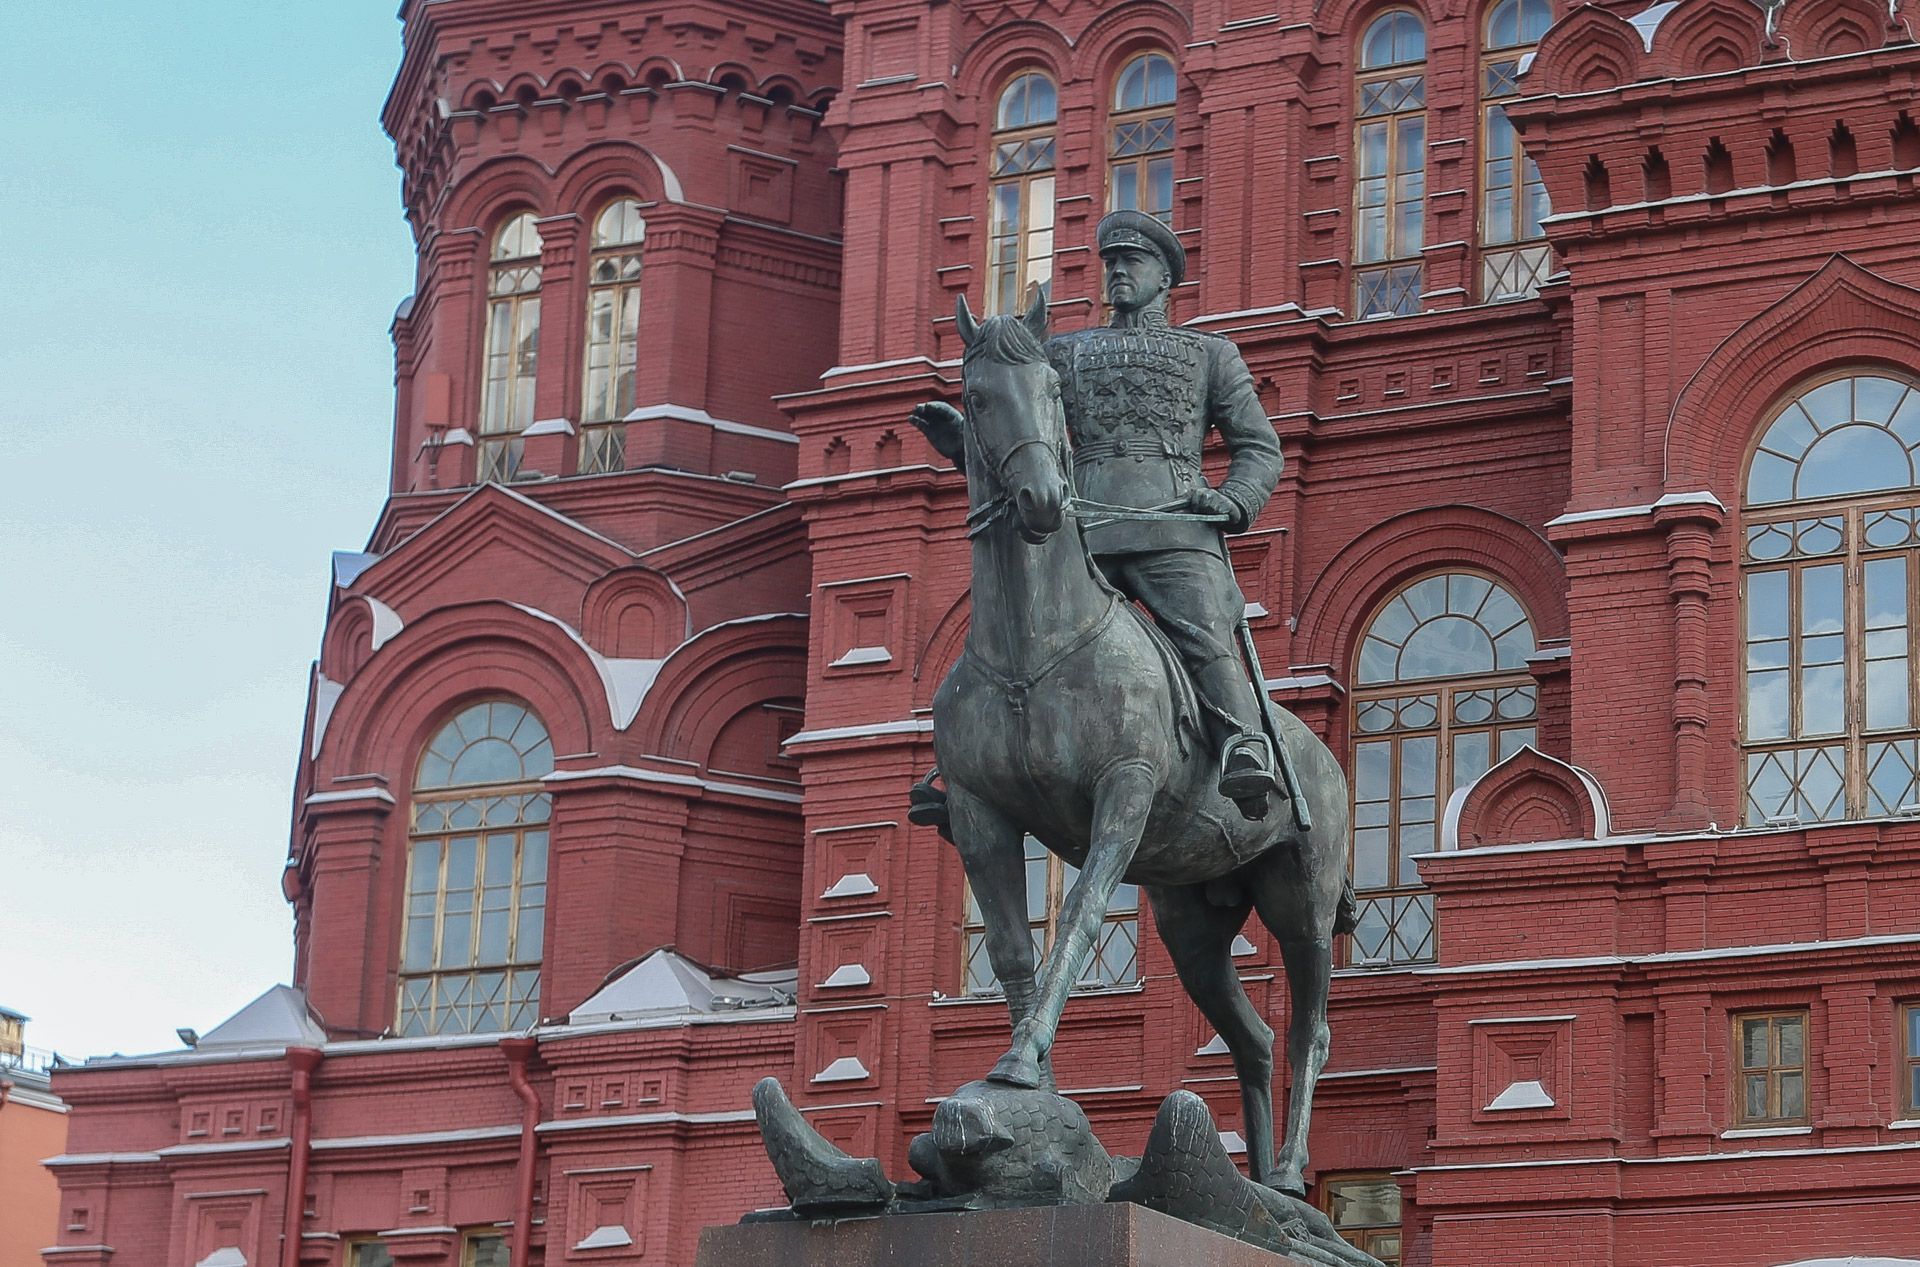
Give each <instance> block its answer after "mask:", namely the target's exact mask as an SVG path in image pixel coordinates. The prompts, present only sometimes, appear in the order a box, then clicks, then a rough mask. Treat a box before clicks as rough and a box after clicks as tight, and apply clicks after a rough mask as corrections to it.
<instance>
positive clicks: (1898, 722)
mask: <svg viewBox="0 0 1920 1267" xmlns="http://www.w3.org/2000/svg"><path fill="white" fill-rule="evenodd" d="M1917 450H1920V390H1916V388H1915V386H1914V382H1913V380H1910V379H1908V378H1906V377H1904V376H1903V377H1895V376H1893V375H1892V374H1889V373H1885V372H1882V371H1856V372H1854V373H1851V374H1843V375H1840V376H1835V377H1830V378H1828V379H1826V380H1825V381H1823V382H1818V383H1815V384H1814V385H1813V386H1811V387H1808V388H1804V389H1802V390H1801V391H1800V392H1799V393H1798V394H1797V395H1796V396H1795V397H1794V398H1793V399H1791V400H1789V401H1788V402H1787V403H1786V404H1785V405H1784V406H1782V407H1781V408H1780V409H1779V411H1778V412H1777V413H1775V414H1774V415H1773V417H1772V418H1771V419H1770V420H1769V421H1768V423H1767V426H1766V428H1765V431H1764V432H1763V434H1762V435H1761V437H1760V443H1759V446H1758V447H1757V448H1756V449H1755V450H1754V454H1753V461H1752V464H1751V465H1750V466H1749V467H1748V470H1747V489H1746V513H1745V519H1744V524H1743V537H1742V543H1743V568H1742V575H1741V589H1742V605H1743V607H1744V610H1745V617H1746V664H1745V670H1744V671H1745V690H1744V692H1743V697H1744V704H1745V707H1744V709H1743V710H1742V738H1743V739H1744V741H1745V745H1746V789H1747V791H1746V804H1745V809H1744V813H1743V816H1742V817H1743V820H1744V821H1745V822H1746V823H1747V824H1748V825H1750V826H1758V825H1761V824H1765V823H1782V822H1792V821H1799V822H1823V821H1827V820H1831V819H1838V818H1862V817H1875V816H1879V815H1883V814H1897V813H1902V812H1912V811H1914V810H1920V773H1917V772H1920V734H1917V733H1916V732H1917V730H1920V728H1917V727H1916V726H1915V724H1914V721H1915V717H1916V715H1917V713H1916V706H1917V705H1920V701H1917V700H1916V698H1915V694H1914V674H1913V659H1912V653H1911V650H1910V647H1909V643H1910V641H1911V631H1912V629H1913V625H1914V592H1915V588H1916V577H1915V575H1914V569H1915V566H1916V560H1917V558H1920V477H1916V467H1915V456H1916V451H1917Z"/></svg>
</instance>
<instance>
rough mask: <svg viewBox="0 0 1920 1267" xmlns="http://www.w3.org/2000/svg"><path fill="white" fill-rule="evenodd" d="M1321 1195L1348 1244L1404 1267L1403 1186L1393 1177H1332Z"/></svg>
mask: <svg viewBox="0 0 1920 1267" xmlns="http://www.w3.org/2000/svg"><path fill="white" fill-rule="evenodd" d="M1320 1192H1321V1200H1322V1201H1323V1202H1325V1204H1326V1211H1327V1218H1328V1219H1329V1220H1331V1221H1332V1223H1333V1230H1334V1231H1336V1232H1338V1233H1340V1236H1341V1238H1342V1239H1343V1240H1345V1241H1346V1242H1347V1244H1349V1245H1351V1246H1353V1247H1354V1248H1355V1249H1358V1250H1363V1251H1365V1252H1366V1253H1369V1254H1372V1255H1373V1256H1374V1257H1375V1258H1377V1259H1379V1260H1380V1261H1381V1262H1382V1263H1384V1264H1385V1265H1386V1267H1400V1185H1399V1184H1397V1183H1395V1182H1394V1179H1393V1176H1392V1175H1381V1174H1374V1175H1328V1176H1325V1177H1323V1178H1322V1179H1321V1180H1320Z"/></svg>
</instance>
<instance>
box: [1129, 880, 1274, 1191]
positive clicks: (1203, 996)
mask: <svg viewBox="0 0 1920 1267" xmlns="http://www.w3.org/2000/svg"><path fill="white" fill-rule="evenodd" d="M1206 890H1207V886H1206V885H1204V884H1183V885H1176V886H1171V887H1166V888H1162V887H1158V886H1148V888H1147V897H1148V899H1149V900H1150V901H1151V902H1152V903H1153V926H1154V928H1155V929H1156V930H1158V932H1159V934H1160V940H1161V942H1162V943H1164V944H1165V946H1166V948H1167V953H1168V955H1169V956H1170V957H1171V958H1172V959H1173V968H1174V971H1175V972H1177V973H1179V974H1180V984H1181V985H1183V986H1185V987H1186V991H1187V996H1188V997H1189V998H1191V999H1192V1000H1193V1002H1194V1005H1195V1006H1196V1007H1198V1008H1199V1009H1200V1012H1201V1015H1203V1016H1205V1017H1206V1018H1207V1020H1208V1021H1209V1022H1211V1023H1212V1025H1213V1028H1214V1030H1215V1032H1217V1033H1218V1034H1219V1035H1220V1039H1221V1041H1222V1042H1224V1043H1226V1045H1227V1050H1228V1051H1230V1052H1232V1053H1233V1071H1234V1074H1235V1075H1236V1076H1237V1077H1238V1079H1239V1082H1240V1123H1241V1130H1242V1131H1244V1132H1245V1134H1246V1137H1247V1171H1248V1173H1249V1175H1251V1177H1252V1179H1253V1181H1254V1182H1255V1183H1267V1182H1269V1181H1270V1177H1271V1173H1272V1170H1273V1031H1272V1030H1271V1029H1269V1028H1268V1027H1267V1023H1266V1022H1265V1021H1264V1020H1262V1019H1260V1013H1259V1011H1258V1010H1257V1009H1255V1008H1254V1006H1253V1002H1252V1001H1251V1000H1250V999H1248V998H1247V992H1246V990H1245V989H1244V988H1243V987H1242V986H1241V984H1240V974H1239V972H1238V971H1237V970H1236V969H1235V968H1234V966H1233V937H1234V934H1235V933H1238V932H1239V931H1240V928H1241V925H1243V924H1245V923H1246V920H1247V912H1248V911H1249V910H1250V909H1251V908H1252V904H1251V903H1250V902H1248V901H1247V900H1246V899H1245V898H1241V899H1240V900H1239V901H1237V902H1236V903H1234V904H1232V905H1228V906H1216V905H1214V904H1213V903H1212V902H1209V901H1208V900H1207V897H1206Z"/></svg>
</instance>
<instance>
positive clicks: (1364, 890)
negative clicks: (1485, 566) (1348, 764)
mask: <svg viewBox="0 0 1920 1267" xmlns="http://www.w3.org/2000/svg"><path fill="white" fill-rule="evenodd" d="M1534 650H1535V644H1534V635H1533V626H1532V623H1531V622H1530V621H1529V620H1528V619H1527V616H1526V613H1525V611H1524V610H1522V608H1521V607H1520V604H1519V602H1518V601H1517V600H1515V599H1514V597H1513V595H1512V594H1510V593H1508V592H1507V590H1506V589H1504V588H1503V587H1501V586H1499V585H1496V584H1495V583H1494V582H1492V581H1490V580H1488V579H1486V578H1485V577H1481V576H1475V575H1472V574H1471V573H1466V572H1452V573H1445V574H1442V575H1439V576H1429V577H1426V578H1425V579H1423V580H1420V581H1416V582H1415V583H1413V584H1412V585H1409V586H1408V587H1407V588H1406V589H1404V590H1402V591H1400V593H1398V594H1396V595H1394V597H1393V598H1392V599H1390V600H1388V602H1387V603H1386V604H1385V605H1384V606H1383V607H1381V609H1380V611H1379V612H1378V613H1377V614H1376V615H1375V616H1374V618H1373V620H1372V622H1371V624H1369V626H1368V627H1367V632H1366V634H1365V635H1364V636H1363V637H1362V639H1361V643H1360V655H1359V663H1358V671H1357V672H1356V674H1355V689H1354V701H1353V710H1354V711H1353V765H1352V774H1353V882H1354V889H1355V890H1356V892H1357V893H1358V895H1359V897H1360V922H1359V927H1358V928H1357V929H1356V930H1355V932H1354V935H1353V955H1354V960H1355V962H1357V963H1372V964H1398V963H1420V962H1426V961H1429V960H1432V959H1433V958H1434V957H1435V954H1436V952H1437V949H1438V947H1437V942H1436V930H1435V927H1434V919H1433V896H1432V894H1430V893H1428V892H1427V891H1426V889H1425V887H1424V886H1423V885H1422V884H1421V883H1420V872H1419V868H1418V866H1417V865H1416V863H1415V861H1414V859H1415V858H1416V857H1417V856H1418V855H1420V854H1423V853H1430V852H1432V851H1433V850H1434V849H1436V848H1438V847H1439V820H1440V814H1441V811H1442V810H1444V809H1445V807H1446V800H1447V797H1448V796H1449V795H1450V794H1451V793H1452V792H1453V791H1454V790H1455V789H1456V788H1462V787H1466V786H1467V785H1469V784H1471V783H1472V782H1473V781H1474V780H1475V779H1477V778H1479V777H1480V776H1481V775H1483V774H1485V773H1486V772H1487V771H1488V770H1489V769H1491V768H1492V767H1493V766H1494V765H1496V764H1498V763H1499V762H1501V761H1504V760H1506V759H1507V758H1508V757H1510V756H1512V755H1513V754H1514V753H1516V752H1518V751H1519V750H1520V749H1521V748H1522V747H1524V746H1526V745H1528V744H1531V743H1533V742H1534V741H1535V739H1536V737H1537V726H1538V713H1539V693H1538V690H1537V688H1536V686H1535V684H1534V681H1533V677H1532V675H1531V674H1530V673H1529V672H1528V671H1527V666H1526V658H1527V657H1528V656H1529V655H1531V654H1533V652H1534Z"/></svg>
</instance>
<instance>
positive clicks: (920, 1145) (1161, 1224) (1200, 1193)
mask: <svg viewBox="0 0 1920 1267" xmlns="http://www.w3.org/2000/svg"><path fill="white" fill-rule="evenodd" d="M753 1107H754V1113H755V1116H756V1117H757V1118H758V1119H759V1123H760V1136H761V1139H762V1140H764V1141H765V1143H766V1146H767V1157H768V1159H769V1160H771V1161H772V1162H773V1169H774V1172H775V1173H776V1174H778V1175H779V1176H780V1183H781V1186H782V1187H783V1188H785V1189H786V1192H787V1198H788V1200H789V1201H791V1202H792V1205H791V1206H789V1207H788V1208H787V1209H784V1210H762V1211H758V1212H756V1213H754V1214H750V1215H748V1216H747V1217H746V1218H745V1219H744V1220H743V1221H742V1223H741V1225H740V1226H739V1227H733V1228H708V1229H707V1230H706V1232H705V1233H703V1234H702V1238H701V1241H700V1258H699V1264H700V1267H734V1264H741V1265H743V1267H750V1265H753V1264H762V1263H764V1264H766V1265H767V1267H776V1265H777V1267H815V1265H816V1264H817V1265H818V1267H829V1265H831V1267H862V1265H863V1264H868V1263H871V1264H874V1265H875V1267H879V1265H880V1264H883V1263H884V1264H888V1265H889V1267H892V1265H894V1264H904V1263H913V1264H916V1265H920V1264H924V1265H925V1267H1019V1265H1020V1264H1025V1263H1033V1264H1036V1265H1038V1264H1052V1265H1057V1267H1133V1265H1134V1264H1147V1263H1156V1264H1157V1263H1166V1264H1169V1267H1171V1265H1172V1264H1176V1263H1179V1264H1186V1263H1199V1264H1218V1265H1219V1267H1229V1265H1232V1267H1289V1265H1290V1267H1380V1264H1379V1263H1378V1262H1377V1261H1376V1260H1374V1259H1373V1258H1371V1257H1369V1256H1368V1255H1366V1254H1364V1253H1362V1252H1360V1251H1359V1250H1357V1249H1355V1248H1353V1246H1351V1245H1349V1244H1347V1243H1346V1242H1345V1241H1343V1240H1341V1239H1340V1236H1339V1234H1338V1233H1337V1232H1335V1231H1334V1230H1333V1225H1332V1224H1331V1223H1329V1222H1328V1221H1327V1217H1326V1216H1325V1215H1324V1214H1322V1213H1321V1212H1320V1211H1319V1210H1317V1209H1315V1208H1314V1207H1313V1206H1311V1205H1309V1204H1307V1203H1306V1202H1304V1201H1301V1200H1299V1199H1298V1198H1296V1197H1292V1196H1288V1195H1287V1194H1286V1193H1283V1192H1276V1191H1274V1190H1273V1189H1272V1188H1269V1187H1266V1186H1265V1185H1263V1184H1257V1183H1254V1182H1253V1181H1252V1180H1250V1179H1248V1178H1247V1177H1246V1176H1245V1175H1243V1174H1241V1173H1240V1171H1239V1169H1238V1168H1237V1167H1236V1166H1235V1165H1234V1164H1233V1162H1232V1160H1231V1159H1230V1158H1228V1156H1227V1150H1226V1148H1225V1147H1224V1146H1223V1145H1222V1144H1221V1142H1220V1132H1219V1130H1218V1129H1217V1128H1216V1127H1215V1125H1214V1121H1213V1115H1212V1114H1211V1113H1209V1112H1208V1111H1207V1106H1206V1103H1205V1102H1204V1101H1202V1100H1201V1099H1200V1097H1199V1096H1196V1095H1194V1094H1193V1093H1191V1092H1188V1091H1176V1092H1174V1093H1173V1094H1172V1095H1170V1096H1168V1097H1167V1098H1166V1101H1165V1102H1164V1103H1163V1104H1161V1106H1160V1112H1159V1114H1158V1116H1156V1117H1155V1118H1154V1123H1153V1131H1152V1133H1151V1134H1150V1135H1149V1136H1148V1137H1147V1147H1146V1151H1145V1152H1144V1153H1143V1154H1142V1155H1141V1156H1140V1157H1138V1158H1132V1157H1115V1156H1112V1155H1111V1154H1109V1153H1108V1152H1107V1150H1106V1149H1105V1148H1103V1147H1102V1146H1101V1144H1100V1141H1099V1140H1098V1139H1097V1138H1095V1136H1094V1134H1093V1130H1092V1128H1091V1127H1090V1126H1089V1125H1088V1123H1087V1117H1086V1114H1084V1113H1082V1112H1081V1111H1080V1106H1079V1105H1077V1104H1075V1103H1074V1102H1073V1101H1071V1100H1068V1099H1066V1098H1064V1097H1062V1096H1058V1095H1055V1094H1053V1093H1052V1092H1050V1091H1038V1090H1026V1089H1022V1088H1019V1087H1010V1086H1006V1085H1004V1084H1001V1083H995V1082H991V1081H988V1082H970V1083H968V1084H967V1085H966V1086H964V1087H961V1088H960V1089H959V1090H957V1091H955V1092H954V1093H953V1094H952V1095H951V1096H948V1097H947V1098H946V1099H945V1100H943V1101H942V1102H941V1104H940V1107H939V1108H938V1109H936V1110H935V1111H934V1115H933V1129H932V1130H931V1131H929V1132H927V1133H926V1134H924V1135H921V1136H919V1137H918V1138H916V1139H915V1140H914V1141H913V1144H912V1147H911V1148H910V1149H909V1150H908V1153H907V1160H908V1162H909V1164H911V1165H912V1167H913V1169H914V1170H915V1171H917V1172H918V1173H919V1175H920V1178H918V1179H916V1180H911V1181H908V1182H905V1183H894V1182H892V1181H890V1180H889V1179H888V1178H887V1175H886V1172H885V1170H884V1169H883V1168H882V1167H881V1165H880V1162H879V1160H878V1159H876V1158H872V1157H866V1158H857V1157H850V1156H848V1155H847V1154H846V1153H844V1152H842V1151H841V1150H840V1149H838V1148H836V1147H835V1146H834V1145H833V1144H831V1143H829V1142H828V1141H827V1140H825V1139H823V1138H822V1137H821V1136H820V1134H819V1133H818V1132H816V1131H815V1130H814V1129H813V1128H812V1127H811V1126H809V1125H808V1124H807V1121H806V1119H805V1118H804V1117H802V1116H801V1115H800V1113H799V1112H798V1111H797V1110H796V1109H795V1108H794V1107H793V1104H792V1103H791V1102H790V1101H789V1100H788V1099H787V1096H786V1093H785V1092H784V1091H782V1090H781V1088H780V1084H779V1082H778V1081H776V1080H775V1079H773V1078H766V1079H763V1080H762V1081H761V1082H760V1085H759V1086H757V1087H755V1088H754V1089H753Z"/></svg>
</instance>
